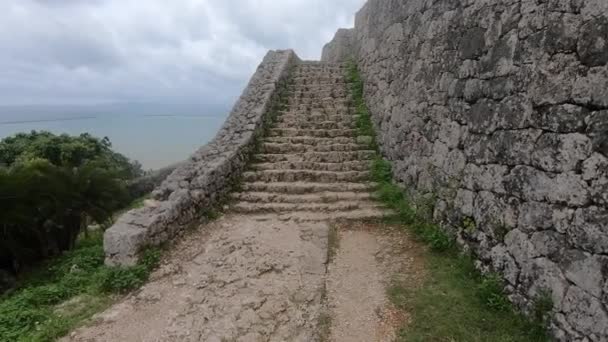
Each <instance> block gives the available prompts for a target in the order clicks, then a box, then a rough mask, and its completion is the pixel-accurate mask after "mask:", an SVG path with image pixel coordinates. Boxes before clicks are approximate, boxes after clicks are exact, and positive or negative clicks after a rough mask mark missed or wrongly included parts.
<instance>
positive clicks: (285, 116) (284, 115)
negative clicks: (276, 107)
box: [277, 110, 357, 122]
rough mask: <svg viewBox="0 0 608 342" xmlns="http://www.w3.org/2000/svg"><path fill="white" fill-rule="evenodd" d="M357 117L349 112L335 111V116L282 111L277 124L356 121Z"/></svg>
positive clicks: (322, 113) (310, 112) (313, 112)
mask: <svg viewBox="0 0 608 342" xmlns="http://www.w3.org/2000/svg"><path fill="white" fill-rule="evenodd" d="M356 120H357V116H356V115H354V114H351V112H350V111H349V110H344V111H337V110H336V111H335V112H334V113H333V114H331V113H324V112H315V111H280V112H279V113H278V116H277V122H283V121H347V122H350V121H356Z"/></svg>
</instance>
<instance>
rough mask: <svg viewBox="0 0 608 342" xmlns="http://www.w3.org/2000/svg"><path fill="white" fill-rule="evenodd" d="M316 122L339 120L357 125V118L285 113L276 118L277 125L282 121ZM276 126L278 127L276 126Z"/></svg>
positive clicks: (297, 122) (295, 122) (296, 122)
mask: <svg viewBox="0 0 608 342" xmlns="http://www.w3.org/2000/svg"><path fill="white" fill-rule="evenodd" d="M316 122H339V123H344V124H351V125H355V124H356V123H357V118H356V117H354V116H353V115H331V114H298V115H293V114H284V115H279V116H278V117H277V118H276V121H275V123H276V124H277V125H279V124H282V123H294V124H311V123H316ZM275 128H276V127H275Z"/></svg>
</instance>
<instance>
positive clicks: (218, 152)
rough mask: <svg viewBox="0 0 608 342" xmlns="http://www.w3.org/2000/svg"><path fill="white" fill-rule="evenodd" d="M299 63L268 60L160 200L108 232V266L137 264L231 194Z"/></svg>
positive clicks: (289, 54) (162, 189)
mask: <svg viewBox="0 0 608 342" xmlns="http://www.w3.org/2000/svg"><path fill="white" fill-rule="evenodd" d="M298 61H299V59H298V57H297V56H296V55H295V53H294V52H293V51H291V50H287V51H270V52H269V53H268V54H267V55H266V57H264V60H263V61H262V63H261V64H260V66H259V67H258V69H257V71H256V72H255V74H254V75H253V77H252V78H251V80H250V81H249V84H248V85H247V88H245V90H244V91H243V94H242V95H241V97H240V98H239V100H238V101H237V103H236V105H235V106H234V108H233V109H232V112H231V113H230V116H229V117H228V119H227V120H226V122H225V123H224V125H223V127H222V128H221V129H220V131H219V133H218V134H217V135H216V137H215V138H214V139H213V140H212V141H211V142H210V143H209V144H207V145H205V146H203V147H202V148H200V149H199V150H198V151H196V152H195V153H194V154H193V155H192V156H191V157H190V159H189V160H188V161H186V162H184V163H183V164H181V165H180V166H179V167H178V168H177V169H175V171H173V172H172V173H171V174H170V175H169V176H168V177H167V178H166V179H165V180H164V182H163V183H162V184H161V185H160V186H159V187H158V188H157V189H156V190H154V192H153V198H154V199H155V201H150V203H149V204H148V206H146V207H144V208H140V209H135V210H131V211H129V212H127V213H126V214H124V215H123V216H122V217H120V218H119V219H118V220H117V222H116V223H115V224H114V225H113V226H112V227H111V228H110V229H108V230H107V231H106V232H105V235H104V250H105V254H106V264H108V265H133V264H135V263H136V262H137V258H138V253H139V252H140V251H141V249H142V248H144V247H146V246H150V245H159V244H161V243H163V242H165V241H169V240H171V239H172V238H173V237H175V236H176V235H177V234H178V233H179V232H180V231H182V230H183V229H184V228H185V227H187V226H190V225H192V224H196V223H197V222H199V220H200V218H201V216H202V215H203V213H204V211H205V210H207V209H209V208H211V207H212V206H213V205H214V204H215V203H216V202H217V201H218V200H219V199H221V198H223V197H224V196H225V195H226V193H227V192H228V191H230V189H231V186H232V185H233V183H234V182H235V181H236V180H237V179H238V177H239V176H240V174H241V173H242V171H243V170H244V168H245V166H246V164H247V161H248V158H249V156H250V154H251V152H252V150H253V148H254V145H255V141H256V139H257V138H258V137H260V136H261V135H263V133H264V132H263V131H264V129H265V127H266V126H267V122H268V121H269V120H270V117H269V115H267V114H268V113H269V112H270V111H271V110H272V109H273V108H272V107H273V106H274V105H275V104H276V102H277V98H278V96H279V92H280V90H281V88H282V87H284V86H285V83H286V82H287V79H288V77H289V74H290V71H291V70H292V67H293V66H294V65H295V63H297V62H298Z"/></svg>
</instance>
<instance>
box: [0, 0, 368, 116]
mask: <svg viewBox="0 0 608 342" xmlns="http://www.w3.org/2000/svg"><path fill="white" fill-rule="evenodd" d="M363 2H364V0H335V1H327V0H306V1H304V0H282V1H276V0H272V1H271V0H180V1H177V0H176V1H165V0H146V1H141V0H4V1H2V2H1V3H0V49H2V51H3V53H2V54H0V105H1V104H15V103H46V102H54V103H82V102H96V101H104V102H111V101H142V102H145V101H150V102H159V101H166V102H182V101H183V102H197V103H224V104H225V103H228V102H231V101H233V100H234V98H235V97H236V96H238V94H239V93H240V91H241V89H242V88H243V86H244V84H245V82H246V81H247V80H248V78H249V77H250V75H251V74H252V72H253V70H254V69H255V67H256V65H257V64H258V62H259V61H260V59H261V58H262V57H263V55H264V54H265V53H266V51H267V50H268V49H277V48H294V49H295V50H296V51H297V52H298V54H299V55H300V56H302V57H303V58H307V59H313V58H315V59H316V58H318V57H319V55H320V52H321V48H322V46H323V44H324V43H325V42H326V41H327V40H328V39H329V38H330V37H331V35H332V34H333V32H334V31H335V30H336V29H337V28H338V27H340V26H348V25H351V24H352V17H353V14H354V12H355V11H356V10H357V9H358V8H359V7H361V6H362V4H363Z"/></svg>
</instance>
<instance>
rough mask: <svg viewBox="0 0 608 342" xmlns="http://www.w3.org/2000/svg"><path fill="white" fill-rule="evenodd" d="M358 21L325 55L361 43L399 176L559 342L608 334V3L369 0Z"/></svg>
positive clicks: (375, 108)
mask: <svg viewBox="0 0 608 342" xmlns="http://www.w3.org/2000/svg"><path fill="white" fill-rule="evenodd" d="M346 32H347V31H340V33H339V34H338V35H337V36H336V38H335V39H334V40H333V41H332V42H330V43H329V44H328V45H327V46H326V47H325V49H324V52H325V53H324V55H323V58H324V59H326V60H332V61H334V62H335V61H339V58H341V57H342V56H349V55H352V56H355V59H356V60H357V62H358V65H359V68H360V71H361V73H362V76H363V79H364V81H365V98H366V100H367V104H368V106H369V108H370V112H371V114H372V119H373V122H374V125H375V128H376V131H377V133H378V141H379V143H380V146H381V149H382V152H383V154H384V155H385V157H387V158H388V159H390V160H392V161H393V165H394V176H395V178H396V179H397V180H398V181H399V182H400V183H403V184H404V185H406V186H407V187H408V188H410V189H411V190H413V191H414V192H420V193H424V192H429V191H431V192H433V193H435V194H437V196H438V199H439V201H438V208H437V210H435V217H436V219H438V220H440V221H441V222H443V223H444V224H445V227H446V229H448V230H450V231H451V232H453V233H454V234H455V235H458V236H459V237H460V239H459V241H462V242H463V243H466V244H468V245H469V247H471V248H472V249H473V250H474V251H475V252H476V253H477V255H479V257H480V261H481V265H482V266H483V268H484V269H488V268H490V269H493V270H495V271H500V272H502V273H503V274H504V276H505V279H506V281H507V283H508V284H509V285H510V286H508V287H507V289H508V290H509V291H510V292H511V298H512V299H513V300H514V301H515V302H516V303H517V304H518V305H520V306H521V307H522V308H524V309H527V308H529V307H530V306H531V305H532V303H533V302H534V300H535V297H536V296H538V294H539V293H541V292H548V293H549V294H550V295H551V296H552V298H553V300H554V303H555V307H554V312H553V313H554V319H553V322H552V326H551V329H552V331H553V332H554V334H555V337H556V339H557V340H560V341H606V340H608V332H607V331H606V329H607V328H608V296H606V289H607V287H608V285H606V284H608V274H607V271H606V264H605V260H604V258H605V256H606V253H608V201H607V200H608V176H607V172H608V171H607V170H608V159H607V157H608V90H607V89H608V37H607V35H606V34H607V32H608V5H607V2H606V1H601V0H594V1H571V0H551V1H527V0H505V1H502V0H501V1H483V0H472V1H450V0H439V1H425V0H410V1H391V0H369V1H368V2H367V4H366V5H365V6H364V7H363V8H362V9H361V10H360V11H359V12H358V13H357V17H356V21H355V28H354V29H351V30H350V31H348V34H345V33H346ZM345 36H348V37H352V38H350V39H344V37H345ZM348 49H351V51H350V52H345V51H346V50H348ZM465 218H467V219H468V220H473V221H474V222H475V231H466V230H465V228H464V227H463V222H464V220H465ZM469 226H471V225H470V224H469ZM469 230H470V227H469Z"/></svg>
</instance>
